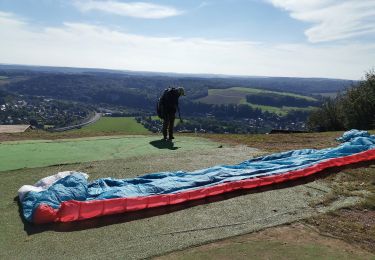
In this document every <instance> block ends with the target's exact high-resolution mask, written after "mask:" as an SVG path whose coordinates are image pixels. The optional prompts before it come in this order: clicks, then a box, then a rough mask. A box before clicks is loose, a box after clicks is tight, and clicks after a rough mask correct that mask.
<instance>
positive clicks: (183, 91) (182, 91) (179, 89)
mask: <svg viewBox="0 0 375 260" xmlns="http://www.w3.org/2000/svg"><path fill="white" fill-rule="evenodd" d="M177 91H178V94H180V96H185V89H184V88H183V87H179V88H177Z"/></svg>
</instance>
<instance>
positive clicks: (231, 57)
mask: <svg viewBox="0 0 375 260" xmlns="http://www.w3.org/2000/svg"><path fill="white" fill-rule="evenodd" d="M0 35H6V37H3V38H2V40H1V41H0V63H13V64H30V65H32V64H33V65H50V66H71V67H90V68H108V69H127V70H141V71H159V72H181V73H216V74H232V75H259V76H267V75H268V76H299V77H337V78H351V79H359V78H361V77H362V76H363V74H364V72H365V71H367V70H369V69H370V68H371V66H374V60H375V45H374V44H372V45H371V44H352V45H339V44H336V45H333V46H330V47H328V46H315V45H302V44H294V45H290V44H289V45H288V44H284V45H266V44H261V43H253V42H247V41H228V40H210V39H203V38H173V37H148V36H142V35H135V34H129V33H124V32H122V31H116V30H111V29H109V28H107V27H103V26H95V25H90V24H82V23H65V24H63V25H62V26H58V27H47V28H43V29H36V28H34V27H33V26H31V25H29V24H27V23H25V22H21V21H19V20H18V18H16V17H15V16H13V15H11V14H9V13H0Z"/></svg>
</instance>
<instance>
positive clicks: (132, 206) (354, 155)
mask: <svg viewBox="0 0 375 260" xmlns="http://www.w3.org/2000/svg"><path fill="white" fill-rule="evenodd" d="M342 138H343V139H342V141H344V143H342V144H341V145H339V146H337V147H335V148H327V149H322V150H315V149H303V150H294V151H289V152H284V153H277V154H272V155H269V156H264V157H259V158H255V159H251V160H247V161H244V162H242V163H240V164H237V165H232V166H230V165H221V166H215V167H211V168H207V169H202V170H197V171H193V172H184V171H177V172H161V173H153V174H147V175H144V176H140V177H137V178H132V179H112V178H103V179H98V180H95V181H93V182H91V183H88V182H87V176H85V174H84V173H79V172H70V173H69V174H68V175H65V176H64V177H61V178H59V177H57V178H52V179H53V180H54V182H53V183H52V184H50V185H49V186H48V187H47V188H46V189H43V190H39V191H38V190H35V189H30V191H29V192H27V191H26V192H25V188H21V189H20V190H22V191H23V198H22V199H21V202H22V207H23V215H24V217H25V219H26V220H28V221H30V222H35V223H47V222H56V221H61V222H68V221H76V220H82V219H88V218H93V217H98V216H103V215H110V214H118V213H124V212H130V211H137V210H142V209H146V208H154V207H160V206H165V205H173V204H178V203H182V202H185V201H189V200H196V199H201V198H205V197H209V196H214V195H218V194H222V193H226V192H231V191H234V190H239V189H251V188H256V187H261V186H265V185H270V184H274V183H281V182H285V181H288V180H293V179H297V178H301V177H305V176H309V175H312V174H314V173H317V172H320V171H322V170H324V169H327V168H332V167H338V166H344V165H348V164H352V163H357V162H362V161H370V160H375V136H374V135H372V136H370V135H369V134H368V133H367V132H364V131H357V130H352V131H349V132H347V133H345V134H344V135H343V137H342Z"/></svg>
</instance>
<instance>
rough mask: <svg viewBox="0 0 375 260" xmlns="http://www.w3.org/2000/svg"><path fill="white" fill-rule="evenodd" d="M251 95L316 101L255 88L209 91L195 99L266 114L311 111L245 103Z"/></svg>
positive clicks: (306, 97)
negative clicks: (240, 106)
mask: <svg viewBox="0 0 375 260" xmlns="http://www.w3.org/2000/svg"><path fill="white" fill-rule="evenodd" d="M251 93H273V94H279V95H284V96H291V97H296V98H302V99H305V100H306V101H315V100H316V99H314V98H312V97H309V96H303V95H299V94H294V93H286V92H276V91H269V90H262V89H255V88H241V87H233V88H227V89H209V90H208V96H206V97H203V98H200V99H197V100H196V101H198V102H202V103H206V104H213V105H225V104H245V105H250V106H252V107H253V108H259V109H262V110H263V111H268V112H272V113H278V114H286V113H287V112H288V111H290V110H309V109H311V107H308V108H298V107H288V106H284V107H282V108H280V107H272V106H262V105H256V104H251V103H248V102H247V101H246V95H248V94H251Z"/></svg>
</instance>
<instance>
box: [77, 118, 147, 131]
mask: <svg viewBox="0 0 375 260" xmlns="http://www.w3.org/2000/svg"><path fill="white" fill-rule="evenodd" d="M72 132H83V133H100V132H101V133H121V134H147V133H150V132H149V131H148V130H147V129H146V128H144V127H143V125H141V124H139V123H138V122H137V121H136V120H135V119H134V117H102V118H100V119H99V120H98V121H97V122H95V123H93V124H90V125H88V126H84V127H82V128H81V129H78V130H72Z"/></svg>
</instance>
